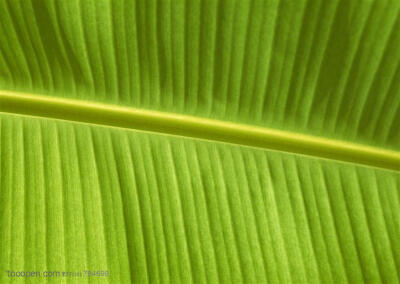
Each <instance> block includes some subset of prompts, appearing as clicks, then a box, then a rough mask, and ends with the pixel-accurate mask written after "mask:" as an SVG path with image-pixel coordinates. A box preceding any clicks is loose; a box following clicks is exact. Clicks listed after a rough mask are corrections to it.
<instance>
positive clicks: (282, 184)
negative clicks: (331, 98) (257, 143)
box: [0, 116, 400, 283]
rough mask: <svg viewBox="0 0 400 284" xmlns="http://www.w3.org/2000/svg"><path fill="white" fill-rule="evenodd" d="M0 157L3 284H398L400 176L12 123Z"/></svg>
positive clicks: (194, 144) (233, 149)
mask: <svg viewBox="0 0 400 284" xmlns="http://www.w3.org/2000/svg"><path fill="white" fill-rule="evenodd" d="M0 154H1V197H2V198H1V203H0V204H1V207H0V208H1V215H0V216H1V219H0V228H1V235H0V244H1V248H0V251H1V258H0V261H1V262H0V269H1V275H0V276H1V279H2V283H4V282H7V280H9V279H8V278H7V277H6V276H7V275H6V273H5V271H6V270H32V271H47V270H49V271H81V270H109V271H110V274H111V276H110V277H109V278H106V279H104V278H103V279H101V280H102V281H101V282H103V281H104V282H107V281H110V282H111V283H129V282H133V283H145V282H151V283H157V282H171V283H180V282H182V283H190V282H196V283H205V282H208V283H219V282H221V283H227V282H232V283H240V282H244V283H265V282H271V283H288V282H293V283H316V282H321V283H344V282H350V283H359V282H363V281H367V282H372V283H378V282H384V283H395V282H398V281H399V280H398V279H399V278H398V277H399V276H398V273H399V271H398V267H400V243H399V242H398V236H399V234H400V218H399V217H400V216H399V206H400V203H399V190H400V182H399V181H400V175H399V174H398V173H394V172H389V171H383V170H375V169H372V168H365V167H358V166H355V165H350V164H342V163H337V162H333V161H323V160H319V159H313V158H306V157H301V156H296V155H292V154H283V153H276V152H270V151H265V150H257V149H250V148H246V147H240V146H230V145H227V144H220V143H212V142H200V141H196V140H193V139H185V138H176V137H168V136H159V135H155V134H145V133H140V132H132V131H124V130H116V129H107V128H102V127H89V126H84V125H79V124H71V123H64V122H54V121H49V120H40V119H30V118H16V117H12V116H2V117H1V152H0ZM67 279H68V280H69V281H70V282H74V281H78V280H79V281H78V282H79V283H85V282H86V281H87V280H88V279H87V278H83V279H82V278H80V279H78V280H77V279H73V278H67ZM91 279H92V280H93V278H91ZM95 279H96V278H95ZM31 280H32V279H31ZM41 280H42V281H44V280H43V279H41ZM52 280H53V281H55V282H59V281H60V278H54V279H52ZM92 280H91V281H92ZM96 280H98V278H97V279H96ZM35 281H39V280H38V279H34V281H33V282H35Z"/></svg>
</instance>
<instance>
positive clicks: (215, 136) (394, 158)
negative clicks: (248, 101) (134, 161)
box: [0, 91, 400, 171]
mask: <svg viewBox="0 0 400 284" xmlns="http://www.w3.org/2000/svg"><path fill="white" fill-rule="evenodd" d="M0 112H5V113H12V114H18V115H29V116H35V117H45V118H51V119H58V120H67V121H74V122H80V123H90V124H96V125H103V126H111V127H120V128H126V129H133V130H141V131H150V132H156V133H162V134H169V135H178V136H185V137H191V138H198V139H206V140H212V141H218V142H225V143H232V144H239V145H244V146H250V147H257V148H263V149H269V150H277V151H284V152H290V153H295V154H302V155H308V156H314V157H318V158H325V159H333V160H338V161H342V162H350V163H355V164H360V165H366V166H372V167H377V168H384V169H389V170H395V171H400V153H399V152H396V151H392V150H386V149H381V148H377V147H371V146H365V145H361V144H356V143H350V142H344V141H340V140H333V139H327V138H322V137H316V136H310V135H305V134H299V133H294V132H287V131H281V130H275V129H270V128H265V127H257V126H251V125H245V124H238V123H231V122H226V121H220V120H213V119H207V118H199V117H193V116H188V115H180V114H173V113H167V112H159V111H152V110H144V109H136V108H131V107H123V106H116V105H107V104H102V103H94V102H87V101H82V100H74V99H64V98H55V97H48V96H43V95H39V94H28V93H18V92H11V91H0Z"/></svg>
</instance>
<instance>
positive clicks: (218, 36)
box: [0, 0, 400, 150]
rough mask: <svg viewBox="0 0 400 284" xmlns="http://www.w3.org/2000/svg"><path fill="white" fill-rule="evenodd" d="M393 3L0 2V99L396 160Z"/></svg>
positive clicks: (399, 59) (399, 110)
mask: <svg viewBox="0 0 400 284" xmlns="http://www.w3.org/2000/svg"><path fill="white" fill-rule="evenodd" d="M399 8H400V2H399V1H395V0H379V1H369V0H361V1H356V0H351V1H349V0H332V1H321V0H317V1H305V0H300V1H293V0H290V1H276V0H267V1H265V0H245V1H233V0H220V1H217V0H204V1H183V0H177V1H155V0H151V1H144V0H137V1H134V0H127V1H125V0H118V1H107V0H84V1H82V0H71V1H53V0H43V1H30V0H23V1H9V0H8V1H7V0H2V1H0V14H1V15H2V17H1V23H0V72H1V73H0V74H1V76H0V87H1V88H3V89H8V90H20V91H27V92H33V93H44V94H49V95H58V96H64V97H71V98H82V99H86V100H95V101H102V102H107V103H113V104H122V105H128V106H134V107H138V108H145V109H157V110H162V111H167V112H178V113H185V114H190V115H198V116H203V117H213V118H218V119H222V120H231V121H236V122H242V123H249V124H257V125H261V126H268V127H274V128H279V129H286V130H291V131H296V132H303V133H309V134H314V135H319V136H326V137H330V138H336V139H345V140H351V141H354V142H358V143H362V144H371V145H378V146H382V147H391V148H393V149H397V150H399V149H400V142H399V141H400V124H399V123H396V122H398V121H399V120H400V107H399V106H400V95H399V82H400V72H399V70H400V69H399V66H400V65H399V63H400V39H399V33H398V30H399V29H400V17H399Z"/></svg>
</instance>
